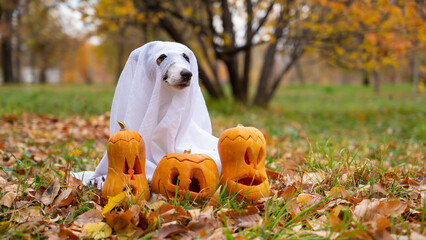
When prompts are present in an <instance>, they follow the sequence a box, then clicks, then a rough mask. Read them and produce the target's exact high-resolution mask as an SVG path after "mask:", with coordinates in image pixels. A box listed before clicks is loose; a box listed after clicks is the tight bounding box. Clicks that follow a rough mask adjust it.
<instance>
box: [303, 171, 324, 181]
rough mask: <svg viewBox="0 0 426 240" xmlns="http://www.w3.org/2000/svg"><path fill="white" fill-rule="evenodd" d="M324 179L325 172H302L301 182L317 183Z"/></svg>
mask: <svg viewBox="0 0 426 240" xmlns="http://www.w3.org/2000/svg"><path fill="white" fill-rule="evenodd" d="M324 179H325V174H324V173H320V172H307V173H305V174H303V178H302V183H303V184H319V183H321V182H322V181H324Z"/></svg>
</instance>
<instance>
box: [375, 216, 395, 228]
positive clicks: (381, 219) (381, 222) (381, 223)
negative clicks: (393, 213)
mask: <svg viewBox="0 0 426 240" xmlns="http://www.w3.org/2000/svg"><path fill="white" fill-rule="evenodd" d="M372 223H373V228H374V230H376V231H384V230H385V229H386V228H388V227H390V226H391V225H392V224H391V222H390V221H389V219H388V218H386V217H385V216H383V215H382V214H376V215H375V216H374V219H373V220H372Z"/></svg>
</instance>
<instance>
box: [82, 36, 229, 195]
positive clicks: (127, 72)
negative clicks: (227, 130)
mask: <svg viewBox="0 0 426 240" xmlns="http://www.w3.org/2000/svg"><path fill="white" fill-rule="evenodd" d="M117 120H120V121H122V122H124V123H125V124H126V126H127V128H128V129H130V130H134V131H137V132H138V133H139V134H141V136H142V138H143V140H144V142H145V154H146V160H145V169H144V170H145V174H146V176H147V178H148V181H150V179H151V178H152V175H153V173H154V171H155V168H156V167H157V165H158V163H159V162H160V160H161V159H162V158H163V157H164V156H165V155H166V154H168V153H182V152H184V150H185V149H191V152H192V153H203V154H206V155H208V156H210V157H211V158H212V159H213V160H214V161H215V162H216V165H217V167H218V170H219V172H220V170H221V162H220V159H219V154H218V151H217V144H218V139H217V138H216V137H215V136H213V135H212V127H211V122H210V116H209V113H208V111H207V106H206V103H205V100H204V97H203V94H202V92H201V88H200V86H199V79H198V63H197V59H196V57H195V54H194V53H193V52H192V51H191V49H189V48H188V47H187V46H185V45H183V44H180V43H176V42H165V41H153V42H149V43H146V44H144V45H143V46H141V47H139V48H137V49H135V50H133V51H132V53H131V54H130V56H129V58H128V60H127V62H126V65H125V66H124V69H123V71H122V72H121V75H120V78H119V80H118V83H117V87H116V90H115V93H114V98H113V101H112V106H111V114H110V133H111V134H112V133H115V132H117V131H120V127H119V126H118V124H117ZM108 165H109V164H108V156H107V154H106V153H105V154H104V156H103V158H102V160H101V162H100V163H99V164H98V166H97V167H96V170H95V171H94V172H93V171H85V172H79V173H75V174H74V175H75V176H77V177H78V178H80V179H82V180H83V182H84V184H88V183H97V184H98V187H99V186H101V185H102V183H103V179H104V178H105V177H106V174H107V170H108Z"/></svg>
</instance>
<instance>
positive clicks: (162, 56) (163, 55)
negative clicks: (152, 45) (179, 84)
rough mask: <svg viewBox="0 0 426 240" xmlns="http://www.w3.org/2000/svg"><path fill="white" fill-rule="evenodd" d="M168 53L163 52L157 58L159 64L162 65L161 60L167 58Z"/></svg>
mask: <svg viewBox="0 0 426 240" xmlns="http://www.w3.org/2000/svg"><path fill="white" fill-rule="evenodd" d="M166 57H167V56H166V54H161V55H160V56H159V57H158V58H157V65H158V66H160V64H161V62H162V61H163V60H164V59H166Z"/></svg>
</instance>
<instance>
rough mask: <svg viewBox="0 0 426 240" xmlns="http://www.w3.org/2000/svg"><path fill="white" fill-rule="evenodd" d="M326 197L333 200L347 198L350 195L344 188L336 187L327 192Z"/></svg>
mask: <svg viewBox="0 0 426 240" xmlns="http://www.w3.org/2000/svg"><path fill="white" fill-rule="evenodd" d="M325 195H326V196H327V197H332V198H346V196H348V195H349V193H348V191H346V189H345V188H344V187H343V186H335V187H333V188H332V189H331V190H330V191H329V192H327V191H326V192H325Z"/></svg>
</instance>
